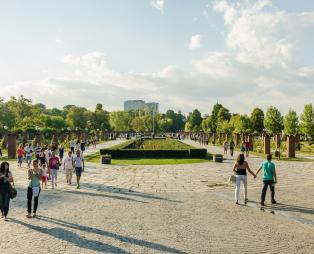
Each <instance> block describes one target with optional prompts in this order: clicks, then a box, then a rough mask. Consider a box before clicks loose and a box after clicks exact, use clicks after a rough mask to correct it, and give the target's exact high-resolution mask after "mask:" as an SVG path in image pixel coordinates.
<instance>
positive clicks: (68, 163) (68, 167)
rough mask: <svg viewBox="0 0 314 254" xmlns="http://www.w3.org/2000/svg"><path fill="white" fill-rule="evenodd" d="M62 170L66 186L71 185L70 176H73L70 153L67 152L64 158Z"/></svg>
mask: <svg viewBox="0 0 314 254" xmlns="http://www.w3.org/2000/svg"><path fill="white" fill-rule="evenodd" d="M63 165H64V170H65V174H66V180H67V183H68V184H70V185H71V184H72V174H73V168H74V167H73V156H72V152H71V151H69V152H68V155H67V157H65V159H64V162H63Z"/></svg>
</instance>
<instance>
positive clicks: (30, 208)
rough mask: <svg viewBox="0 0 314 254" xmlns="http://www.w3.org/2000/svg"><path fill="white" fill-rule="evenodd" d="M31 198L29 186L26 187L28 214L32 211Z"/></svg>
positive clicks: (31, 191)
mask: <svg viewBox="0 0 314 254" xmlns="http://www.w3.org/2000/svg"><path fill="white" fill-rule="evenodd" d="M32 198H33V190H32V188H31V187H28V188H27V212H28V215H30V214H31V212H32Z"/></svg>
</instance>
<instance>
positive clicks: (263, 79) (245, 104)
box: [0, 0, 314, 113]
mask: <svg viewBox="0 0 314 254" xmlns="http://www.w3.org/2000/svg"><path fill="white" fill-rule="evenodd" d="M0 24H1V25H0V34H1V40H0V55H1V58H0V96H1V97H4V98H8V97H9V96H12V95H15V96H17V95H19V94H25V95H26V96H27V97H30V98H32V99H33V100H34V101H35V102H43V103H45V104H47V105H49V106H51V107H52V106H54V107H62V106H63V105H65V104H70V103H71V104H72V103H75V104H79V105H82V106H86V107H88V108H93V107H94V105H95V104H96V103H97V102H101V103H103V104H104V105H105V107H106V108H108V109H109V110H115V109H119V108H122V105H123V100H126V99H144V100H147V101H151V100H153V101H154V100H155V101H158V102H160V104H161V109H162V110H166V109H168V108H173V109H175V110H179V109H181V110H183V111H184V112H189V111H192V110H193V109H194V108H199V109H200V110H201V111H202V112H203V113H208V111H209V108H211V107H212V105H213V104H214V103H215V102H216V101H217V100H218V101H220V102H221V103H223V104H224V105H226V106H227V107H229V108H230V109H231V111H233V112H236V111H239V112H242V113H249V112H250V111H251V109H252V108H253V107H255V106H260V107H262V108H263V109H266V108H267V107H268V106H269V105H275V106H277V107H279V108H280V109H281V110H282V111H283V112H286V111H287V110H288V108H289V107H293V108H295V109H296V110H297V111H301V110H302V107H303V104H304V103H308V102H311V103H313V95H314V92H313V81H314V63H313V61H314V60H313V59H314V53H313V52H314V51H313V50H312V48H311V47H312V45H313V43H314V33H313V32H314V2H313V1H308V0H299V1H294V0H285V1H284V0H280V1H270V0H255V1H249V0H242V1H231V0H230V1H227V0H217V1H210V0H193V1H192V0H90V1H87V0H67V1H61V0H54V1H48V0H46V1H42V0H29V1H21V0H19V1H17V0H10V1H1V8H0ZM242 98H244V100H242ZM239 101H242V102H241V103H239ZM292 101H293V102H295V105H293V104H291V102H292Z"/></svg>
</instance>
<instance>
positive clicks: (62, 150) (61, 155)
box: [59, 144, 64, 163]
mask: <svg viewBox="0 0 314 254" xmlns="http://www.w3.org/2000/svg"><path fill="white" fill-rule="evenodd" d="M63 155H64V146H63V144H60V146H59V158H60V163H62V161H63Z"/></svg>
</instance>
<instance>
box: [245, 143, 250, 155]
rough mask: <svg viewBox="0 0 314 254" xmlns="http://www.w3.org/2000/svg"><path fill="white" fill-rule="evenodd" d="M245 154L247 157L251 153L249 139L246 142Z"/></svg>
mask: <svg viewBox="0 0 314 254" xmlns="http://www.w3.org/2000/svg"><path fill="white" fill-rule="evenodd" d="M245 155H246V157H249V155H250V142H249V141H246V142H245Z"/></svg>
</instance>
